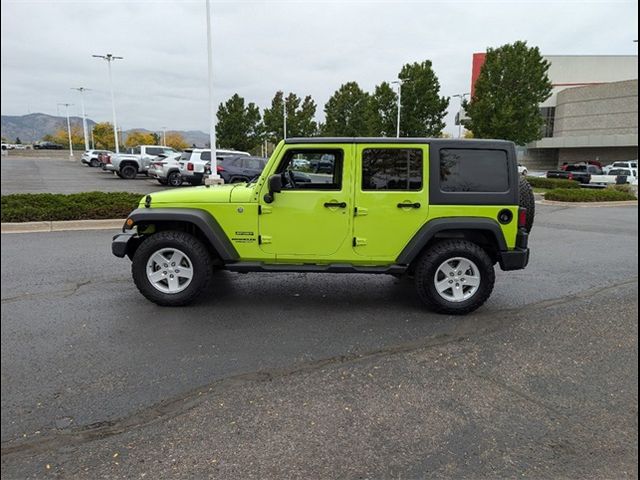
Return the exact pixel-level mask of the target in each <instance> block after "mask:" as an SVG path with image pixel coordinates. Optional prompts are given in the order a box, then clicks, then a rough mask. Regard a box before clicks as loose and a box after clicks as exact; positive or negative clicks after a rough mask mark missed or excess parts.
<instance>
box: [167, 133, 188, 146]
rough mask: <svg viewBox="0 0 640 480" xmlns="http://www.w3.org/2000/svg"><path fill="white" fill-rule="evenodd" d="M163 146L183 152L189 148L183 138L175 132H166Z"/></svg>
mask: <svg viewBox="0 0 640 480" xmlns="http://www.w3.org/2000/svg"><path fill="white" fill-rule="evenodd" d="M165 145H166V146H167V147H172V148H175V149H176V150H184V149H185V148H187V147H188V146H189V144H188V143H187V141H186V140H185V139H184V137H183V136H182V135H180V134H179V133H177V132H167V134H166V141H165Z"/></svg>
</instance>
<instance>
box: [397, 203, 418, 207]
mask: <svg viewBox="0 0 640 480" xmlns="http://www.w3.org/2000/svg"><path fill="white" fill-rule="evenodd" d="M420 207H421V205H420V202H415V203H399V204H398V208H420Z"/></svg>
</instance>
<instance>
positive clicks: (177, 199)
mask: <svg viewBox="0 0 640 480" xmlns="http://www.w3.org/2000/svg"><path fill="white" fill-rule="evenodd" d="M238 186H239V185H238V184H232V185H212V186H203V187H186V188H176V189H174V190H164V191H162V192H154V193H150V194H149V195H145V196H144V197H143V198H142V200H140V206H144V203H145V199H146V198H147V196H151V207H155V206H161V205H162V206H164V205H166V204H185V203H229V202H230V201H231V192H232V191H233V190H234V189H235V188H237V187H238Z"/></svg>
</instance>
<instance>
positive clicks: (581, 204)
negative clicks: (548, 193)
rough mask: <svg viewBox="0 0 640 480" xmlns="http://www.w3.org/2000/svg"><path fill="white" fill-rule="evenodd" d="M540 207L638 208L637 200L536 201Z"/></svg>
mask: <svg viewBox="0 0 640 480" xmlns="http://www.w3.org/2000/svg"><path fill="white" fill-rule="evenodd" d="M536 203H537V204H539V205H549V206H556V207H631V206H636V207H637V206H638V201H637V200H628V201H624V202H556V201H554V200H536Z"/></svg>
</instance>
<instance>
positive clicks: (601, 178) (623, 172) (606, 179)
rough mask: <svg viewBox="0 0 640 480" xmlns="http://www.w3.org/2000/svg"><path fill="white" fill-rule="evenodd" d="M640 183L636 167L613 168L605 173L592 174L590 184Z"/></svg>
mask: <svg viewBox="0 0 640 480" xmlns="http://www.w3.org/2000/svg"><path fill="white" fill-rule="evenodd" d="M625 183H630V184H631V185H638V170H637V169H635V168H613V169H611V170H609V172H608V173H605V174H604V175H591V181H590V182H589V184H590V185H620V184H625Z"/></svg>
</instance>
